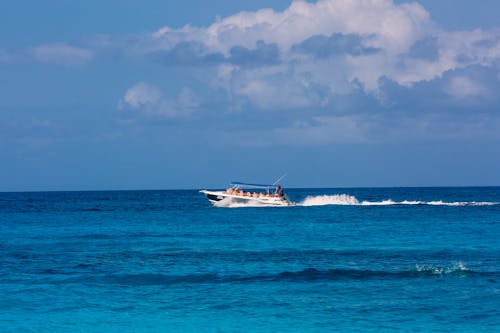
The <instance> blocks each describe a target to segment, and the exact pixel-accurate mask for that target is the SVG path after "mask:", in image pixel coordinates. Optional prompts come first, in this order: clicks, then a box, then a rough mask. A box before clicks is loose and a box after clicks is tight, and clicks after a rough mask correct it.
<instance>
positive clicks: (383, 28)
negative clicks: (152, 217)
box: [148, 0, 500, 107]
mask: <svg viewBox="0 0 500 333" xmlns="http://www.w3.org/2000/svg"><path fill="white" fill-rule="evenodd" d="M148 38H150V39H149V45H150V47H149V48H148V50H151V49H155V51H154V52H156V53H157V54H161V53H163V57H160V58H163V61H164V62H165V63H168V64H185V63H189V64H196V65H200V64H205V65H207V64H209V65H216V66H222V67H223V68H226V67H227V64H232V65H236V66H238V67H239V71H233V73H234V74H237V77H238V78H239V79H245V78H251V81H247V82H240V83H236V82H235V81H236V80H233V83H235V84H238V85H239V86H240V89H239V91H242V92H243V95H245V96H247V97H248V96H250V95H253V96H262V94H255V93H251V94H249V93H245V92H253V91H258V90H259V89H261V88H260V87H263V86H265V85H270V84H271V82H276V76H277V75H276V71H277V70H279V71H281V74H282V75H281V76H282V78H283V81H282V83H283V84H287V82H289V81H290V80H292V81H293V79H295V78H298V77H300V80H302V81H304V80H307V81H309V83H308V84H305V85H303V87H304V89H307V88H308V87H309V86H321V87H322V90H323V91H324V92H325V93H328V92H335V93H339V92H350V91H352V88H353V87H356V88H359V87H361V88H362V89H364V91H365V92H367V93H374V94H377V93H378V90H379V88H380V80H381V79H383V78H387V79H390V80H392V81H394V82H396V83H398V84H400V85H403V86H411V85H413V84H415V83H418V82H422V81H430V80H434V79H436V78H439V77H441V76H442V75H443V74H444V73H445V72H446V71H450V70H454V69H457V68H465V67H467V66H469V65H474V64H481V65H486V66H494V64H495V63H498V59H499V57H500V32H499V31H481V30H476V31H460V32H446V31H443V30H440V29H439V28H437V27H436V26H435V24H434V23H433V22H432V21H431V20H430V15H429V13H428V12H427V11H426V10H425V9H424V8H423V7H422V6H421V5H419V4H418V3H404V4H395V3H394V2H393V1H391V0H373V1H363V0H352V1H341V0H319V1H317V2H314V3H311V2H305V1H294V2H292V4H291V5H290V7H288V8H287V9H285V10H284V11H282V12H277V11H274V10H271V9H263V10H259V11H256V12H241V13H237V14H235V15H232V16H229V17H226V18H223V19H219V20H217V21H216V22H214V23H213V24H211V25H210V26H208V27H205V28H203V27H192V26H189V25H187V26H185V27H183V28H180V29H171V28H168V27H164V28H161V29H159V30H158V31H156V32H155V33H153V34H151V36H149V37H148ZM249 64H251V65H252V66H248V65H249ZM255 67H258V69H259V72H258V73H257V72H256V71H255V70H254V69H255ZM244 70H246V71H248V72H249V73H247V75H241V71H244ZM325 72H326V73H328V77H327V78H326V77H325ZM256 76H259V78H258V79H257V78H256ZM241 87H246V88H243V89H242V88H241ZM233 88H234V87H233ZM236 90H238V89H236ZM233 91H234V89H233ZM293 91H294V92H293V94H294V95H295V96H297V95H299V96H300V95H304V94H307V92H302V93H298V92H297V91H296V90H293ZM289 97H292V96H291V95H290V96H289ZM323 97H324V98H319V99H317V100H318V101H319V103H323V102H324V100H325V98H328V96H326V95H325V96H323ZM264 99H265V96H264ZM264 99H261V100H255V103H254V104H256V105H261V106H265V104H266V101H265V100H264ZM299 104H300V103H299ZM302 105H304V106H305V105H309V104H308V103H302ZM269 107H272V106H271V105H269Z"/></svg>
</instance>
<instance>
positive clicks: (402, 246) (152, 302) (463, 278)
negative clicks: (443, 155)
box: [0, 187, 500, 332]
mask: <svg viewBox="0 0 500 333" xmlns="http://www.w3.org/2000/svg"><path fill="white" fill-rule="evenodd" d="M287 193H288V195H289V196H290V197H291V199H292V200H294V201H296V202H298V203H299V204H300V205H298V206H296V207H281V208H268V207H266V208H262V207H261V208H214V207H211V205H210V204H209V203H208V201H207V200H206V199H205V198H204V196H203V195H201V194H199V193H197V192H196V191H117V192H49V193H0V228H1V229H0V230H1V232H0V258H1V266H0V295H1V296H0V327H1V332H89V331H92V332H124V331H125V332H158V331H164V332H190V331H193V332H195V331H196V332H198V331H208V332H248V331H252V332H259V331H260V332H270V331H297V332H323V331H329V332H332V331H333V332H335V331H350V332H356V331H358V332H384V331H388V332H390V331H394V332H396V331H397V332H399V331H440V332H448V331H460V332H493V331H500V311H499V309H500V241H499V239H500V204H499V202H500V188H498V187H490V188H387V189H380V188H372V189H369V188H366V189H300V190H298V189H296V190H288V192H287Z"/></svg>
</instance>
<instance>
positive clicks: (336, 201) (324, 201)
mask: <svg viewBox="0 0 500 333" xmlns="http://www.w3.org/2000/svg"><path fill="white" fill-rule="evenodd" d="M214 205H215V206H216V207H223V208H244V207H277V206H276V205H268V204H266V203H262V202H257V201H252V202H241V201H238V200H234V199H232V198H225V199H224V200H221V201H218V202H216V203H214ZM328 205H339V206H391V205H422V206H423V205H427V206H457V207H463V206H494V205H500V202H495V201H443V200H434V201H421V200H403V201H394V200H392V199H386V200H380V201H367V200H358V199H357V198H356V197H355V196H352V195H349V194H331V195H315V196H312V195H310V196H307V197H306V198H305V199H304V200H302V201H300V202H297V203H295V204H293V205H292V206H302V207H311V206H328ZM284 207H286V206H284Z"/></svg>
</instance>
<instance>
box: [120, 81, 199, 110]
mask: <svg viewBox="0 0 500 333" xmlns="http://www.w3.org/2000/svg"><path fill="white" fill-rule="evenodd" d="M198 107H199V99H198V97H197V96H196V95H195V94H194V93H193V92H192V91H191V90H190V89H189V88H187V87H184V88H182V90H181V91H180V92H179V94H178V96H177V99H174V100H172V99H169V98H167V97H165V95H164V94H163V92H162V91H161V90H160V89H159V88H158V87H156V86H154V85H151V84H148V83H145V82H139V83H137V84H135V85H134V86H132V87H131V88H129V89H128V90H127V91H126V92H125V95H124V96H123V98H122V99H121V100H120V101H119V102H118V108H119V109H121V110H124V111H127V110H128V111H133V112H135V113H138V114H139V115H142V116H145V117H149V118H173V117H185V116H188V115H189V114H191V113H192V112H193V111H194V110H195V109H196V108H198Z"/></svg>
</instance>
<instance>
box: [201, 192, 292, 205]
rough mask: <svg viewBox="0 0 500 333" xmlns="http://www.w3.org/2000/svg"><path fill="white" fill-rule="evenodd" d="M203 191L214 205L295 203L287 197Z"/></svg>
mask: <svg viewBox="0 0 500 333" xmlns="http://www.w3.org/2000/svg"><path fill="white" fill-rule="evenodd" d="M200 192H201V193H203V194H205V195H206V196H207V199H208V200H209V201H210V202H211V203H212V204H213V205H214V206H219V207H229V206H231V205H233V206H238V205H241V206H276V207H281V206H293V205H294V203H293V202H291V201H289V200H287V199H286V198H285V197H278V196H270V197H267V196H262V197H261V196H259V197H253V196H248V195H235V194H229V193H227V192H226V191H207V190H201V191H200Z"/></svg>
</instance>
